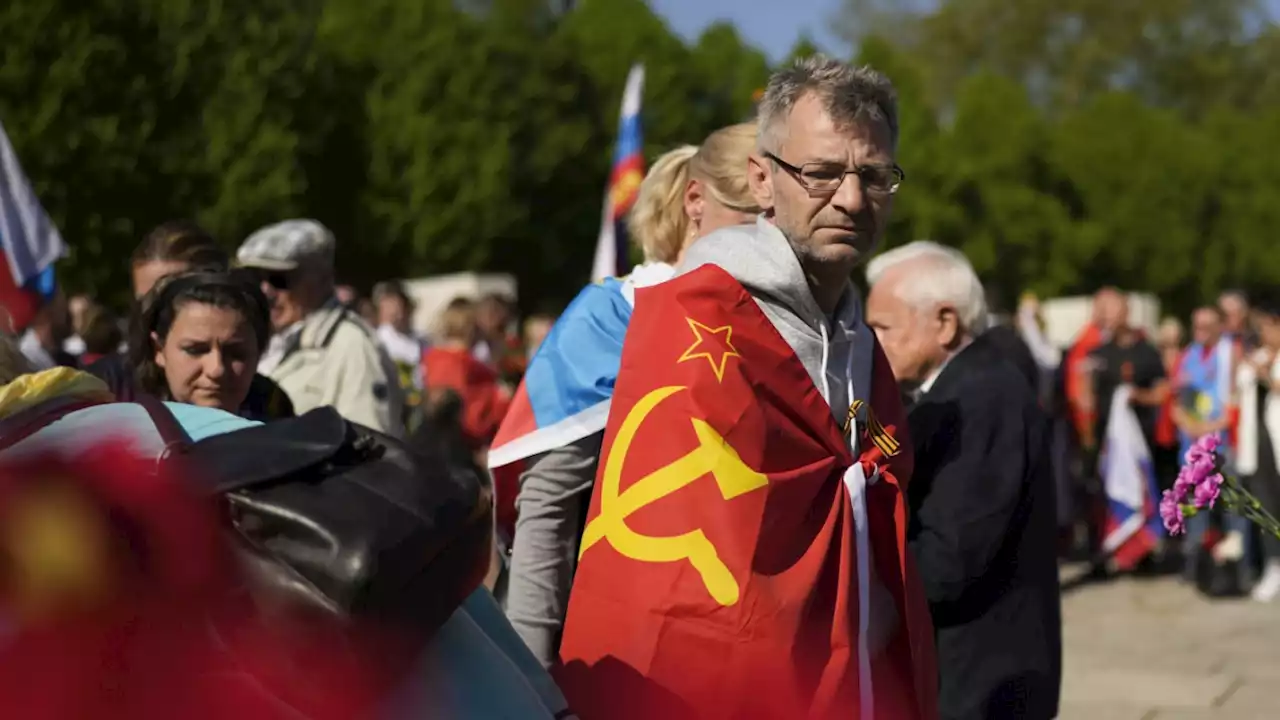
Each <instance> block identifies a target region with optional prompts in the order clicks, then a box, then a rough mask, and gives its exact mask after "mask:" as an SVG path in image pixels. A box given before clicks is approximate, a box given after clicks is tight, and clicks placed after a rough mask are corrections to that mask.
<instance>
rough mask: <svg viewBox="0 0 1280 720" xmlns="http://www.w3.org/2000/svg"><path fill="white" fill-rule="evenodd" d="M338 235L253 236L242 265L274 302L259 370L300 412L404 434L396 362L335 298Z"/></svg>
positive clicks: (316, 227) (304, 229)
mask: <svg viewBox="0 0 1280 720" xmlns="http://www.w3.org/2000/svg"><path fill="white" fill-rule="evenodd" d="M334 246H335V242H334V238H333V233H332V232H330V231H329V229H328V228H326V227H325V226H324V225H322V224H320V223H319V222H317V221H315V220H286V221H284V222H280V223H276V224H275V225H269V226H267V227H264V228H262V229H261V230H258V231H257V232H255V233H253V234H252V235H250V236H249V238H248V239H247V240H245V241H244V244H242V245H241V246H240V250H239V251H238V252H237V253H236V261H237V263H238V264H239V265H240V266H242V267H245V268H252V269H254V270H257V271H258V273H259V277H260V278H261V282H262V291H263V292H264V293H265V294H266V296H267V299H268V300H270V302H271V327H272V331H273V332H274V335H273V337H272V338H271V344H270V346H269V347H268V348H267V351H266V352H265V353H263V356H262V360H261V362H260V363H259V365H258V371H259V372H260V373H262V374H264V375H267V376H268V377H270V378H271V379H272V380H275V381H276V382H277V383H278V384H279V385H280V387H281V388H283V389H284V391H285V392H286V393H288V394H289V399H290V400H292V401H293V404H294V407H295V409H296V410H297V412H298V413H299V414H301V413H304V412H306V411H308V410H310V409H312V408H316V407H320V406H322V405H332V406H333V407H334V409H336V410H337V411H338V412H339V413H341V414H342V416H343V417H345V418H347V419H348V420H351V421H352V422H356V423H359V424H361V425H365V426H367V427H370V428H373V429H374V430H379V431H381V432H384V433H388V434H391V435H399V434H400V433H401V428H402V426H401V424H400V417H401V413H402V408H403V402H404V400H403V397H402V396H401V392H400V387H399V384H398V382H397V381H396V373H395V369H394V367H393V366H392V365H391V361H390V360H389V359H388V358H387V357H386V355H385V354H384V353H383V352H382V350H381V349H380V348H379V346H378V341H377V337H376V335H375V333H374V331H373V329H372V328H370V327H369V326H368V325H367V324H366V323H365V322H364V321H363V320H362V319H360V317H359V316H358V315H356V314H355V313H353V312H351V311H350V310H347V309H346V308H344V307H343V306H342V305H341V303H339V302H338V300H337V298H336V297H335V296H334V249H335V247H334Z"/></svg>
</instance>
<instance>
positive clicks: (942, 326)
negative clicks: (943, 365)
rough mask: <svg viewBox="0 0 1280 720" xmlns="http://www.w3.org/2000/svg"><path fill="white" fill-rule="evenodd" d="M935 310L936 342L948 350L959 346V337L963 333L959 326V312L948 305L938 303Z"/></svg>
mask: <svg viewBox="0 0 1280 720" xmlns="http://www.w3.org/2000/svg"><path fill="white" fill-rule="evenodd" d="M936 312H937V321H938V344H939V345H941V346H942V347H945V348H947V349H948V350H955V349H956V348H957V347H959V346H960V339H961V337H962V334H963V333H962V330H961V328H960V314H959V313H957V312H956V309H955V308H953V307H951V306H950V305H939V306H938V309H937V311H936Z"/></svg>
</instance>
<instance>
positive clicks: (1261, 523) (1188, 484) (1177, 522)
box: [1160, 435, 1280, 537]
mask: <svg viewBox="0 0 1280 720" xmlns="http://www.w3.org/2000/svg"><path fill="white" fill-rule="evenodd" d="M1221 446H1222V441H1221V439H1219V438H1218V436H1217V435H1205V436H1204V437H1202V438H1200V439H1199V440H1197V441H1196V442H1195V444H1193V445H1192V446H1191V449H1189V450H1187V455H1186V457H1185V458H1183V461H1184V462H1183V465H1182V469H1181V470H1179V471H1178V479H1177V480H1176V481H1174V483H1173V489H1171V490H1165V491H1164V497H1163V498H1161V500H1160V518H1161V519H1162V520H1163V521H1164V528H1165V530H1168V531H1169V534H1170V535H1181V534H1182V533H1183V532H1185V530H1186V521H1187V518H1190V517H1194V516H1195V514H1196V513H1198V512H1200V511H1201V510H1206V509H1209V508H1212V507H1214V505H1215V504H1217V503H1218V501H1221V502H1222V505H1223V507H1224V508H1225V509H1226V510H1227V511H1228V512H1232V513H1235V514H1236V515H1239V516H1241V517H1243V518H1246V519H1248V520H1249V521H1251V522H1253V523H1254V524H1255V525H1257V526H1258V527H1260V528H1262V530H1263V531H1265V532H1269V533H1271V534H1272V535H1275V536H1276V537H1280V521H1277V520H1276V518H1275V516H1274V515H1272V514H1271V513H1270V512H1267V509H1266V508H1264V507H1262V503H1260V502H1258V498H1256V497H1254V496H1253V494H1252V493H1250V492H1249V491H1248V490H1245V489H1244V486H1242V485H1241V484H1240V481H1239V479H1237V478H1235V477H1232V476H1231V475H1227V474H1224V473H1223V472H1222V469H1223V459H1222V455H1221V453H1219V452H1218V450H1219V449H1220V448H1221Z"/></svg>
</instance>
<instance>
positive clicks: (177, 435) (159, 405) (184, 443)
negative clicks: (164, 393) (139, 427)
mask: <svg viewBox="0 0 1280 720" xmlns="http://www.w3.org/2000/svg"><path fill="white" fill-rule="evenodd" d="M136 402H137V403H138V404H139V405H141V406H142V407H143V409H144V410H146V411H147V414H148V415H150V416H151V422H152V424H153V425H155V426H156V431H157V432H159V433H160V440H161V441H163V442H164V449H163V450H161V451H160V455H159V456H157V457H156V462H157V463H163V462H165V461H166V460H169V459H171V458H172V457H173V456H174V455H181V454H184V453H186V452H187V449H188V448H190V447H191V436H190V435H187V431H186V430H184V429H183V428H182V425H181V424H179V423H178V419H177V418H176V417H174V416H173V411H172V410H170V409H169V407H168V406H167V405H165V404H164V403H163V402H161V401H160V400H157V399H156V398H154V397H152V396H151V395H145V394H144V395H138V398H137V401H136Z"/></svg>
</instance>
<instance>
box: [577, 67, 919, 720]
mask: <svg viewBox="0 0 1280 720" xmlns="http://www.w3.org/2000/svg"><path fill="white" fill-rule="evenodd" d="M758 114H759V118H758V120H759V137H758V141H757V146H758V147H757V152H756V153H754V154H753V155H752V156H751V158H750V159H749V164H748V167H747V175H748V180H749V182H750V186H751V190H752V194H753V195H754V196H755V199H756V201H757V204H758V205H759V206H760V207H761V208H763V209H764V212H763V213H762V214H761V215H760V216H759V217H758V218H757V220H756V222H755V223H753V224H748V225H739V226H736V227H731V228H726V229H723V230H719V231H716V232H713V233H711V234H709V235H707V236H706V237H704V238H703V239H701V240H699V241H698V242H697V243H695V244H694V245H693V246H691V247H690V248H689V250H688V251H687V254H686V256H685V259H684V261H683V262H682V265H681V267H680V268H679V275H678V276H677V277H676V278H675V279H673V280H671V281H669V282H667V283H664V284H662V285H658V286H655V287H652V288H646V289H642V290H640V291H638V296H637V302H636V310H635V313H634V314H633V315H632V319H631V323H630V325H629V328H628V331H627V336H626V340H625V342H624V345H623V351H622V364H621V370H620V372H619V375H618V379H617V382H616V385H615V394H614V399H613V402H612V406H611V411H610V416H609V421H608V426H607V428H606V431H605V440H604V446H603V449H602V453H601V462H600V465H601V474H600V477H599V478H598V479H597V482H596V485H595V489H594V492H593V498H592V504H591V508H590V511H589V515H588V521H587V527H586V532H585V533H584V537H583V542H582V547H581V550H580V560H579V566H578V569H577V572H576V574H575V576H574V585H573V590H572V593H571V597H570V601H569V610H568V614H567V618H566V622H565V628H564V638H563V642H562V644H561V660H562V661H563V662H564V663H565V665H566V671H565V673H564V674H563V675H562V676H561V678H562V684H561V686H562V688H564V689H565V691H566V694H567V695H568V697H569V700H570V703H571V705H572V706H573V707H574V710H575V711H576V712H577V713H578V715H579V717H581V718H582V719H583V720H594V719H595V718H598V717H607V718H611V719H617V718H632V717H634V718H642V717H753V718H774V717H777V718H784V717H787V718H789V717H806V718H836V717H851V716H857V717H862V718H870V717H873V716H875V717H883V718H895V719H898V720H924V719H925V718H934V717H936V716H937V710H936V691H937V688H936V683H937V669H936V666H935V663H934V659H933V630H932V627H931V625H930V623H929V618H928V608H927V604H926V603H925V599H924V595H923V593H922V592H921V590H920V585H919V578H918V577H917V574H916V572H915V569H914V565H913V562H914V561H913V560H912V558H911V557H910V555H909V554H908V552H907V549H906V547H905V539H904V538H905V532H906V528H905V521H906V509H905V504H904V495H905V486H906V483H907V481H908V478H909V477H910V474H911V465H912V449H911V446H910V442H909V440H908V438H907V436H906V431H905V425H906V416H905V412H904V410H903V407H902V402H901V395H900V393H899V390H898V386H897V383H896V382H895V380H894V377H893V372H892V369H891V368H890V367H889V364H888V361H887V360H886V359H885V356H884V354H883V353H882V352H881V350H880V348H879V347H878V346H877V344H876V339H875V335H874V334H873V333H872V332H871V331H870V330H869V329H868V328H867V326H866V324H865V323H864V322H863V312H862V303H861V300H860V299H859V297H858V294H857V291H856V290H855V289H854V287H853V285H852V283H851V282H850V276H851V274H852V273H853V271H854V268H855V267H856V266H858V265H859V264H861V263H863V262H865V261H866V260H867V259H868V257H869V256H870V255H871V254H872V253H873V252H874V251H875V248H876V247H877V245H878V244H879V243H880V240H881V237H882V236H883V234H884V229H885V225H886V223H887V221H888V218H889V212H890V209H891V207H892V204H893V194H894V193H895V192H896V191H897V189H898V186H899V184H900V183H901V182H902V181H903V179H904V174H903V171H902V169H901V168H899V167H898V165H897V164H896V163H895V162H894V157H895V153H896V145H897V139H898V115H897V102H896V99H895V94H894V90H893V86H892V85H891V84H890V82H889V80H888V79H887V78H886V77H885V76H883V75H881V74H880V73H878V72H876V71H874V70H872V69H870V68H861V69H857V68H853V67H850V66H848V65H845V64H843V63H839V62H836V61H834V60H831V59H828V58H826V57H823V56H814V57H810V58H807V59H804V60H801V61H799V62H797V63H796V64H795V65H794V66H792V67H789V68H786V69H783V70H781V71H779V72H777V73H775V74H774V76H773V77H772V78H771V79H770V81H769V84H768V87H767V88H766V90H765V92H764V94H763V97H762V98H761V101H760V103H759V107H758ZM633 440H634V445H633ZM633 447H636V448H639V447H642V448H643V449H642V450H639V451H637V450H634V449H631V448H633ZM629 449H631V451H630V452H628V450H629ZM650 506H652V507H650ZM710 667H714V668H715V670H714V671H709V670H708V668H710ZM637 676H639V677H637ZM641 680H643V681H644V682H641ZM620 698H625V700H620Z"/></svg>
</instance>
